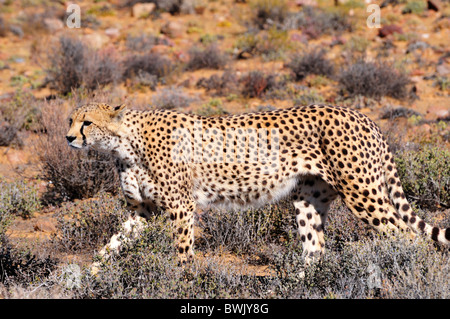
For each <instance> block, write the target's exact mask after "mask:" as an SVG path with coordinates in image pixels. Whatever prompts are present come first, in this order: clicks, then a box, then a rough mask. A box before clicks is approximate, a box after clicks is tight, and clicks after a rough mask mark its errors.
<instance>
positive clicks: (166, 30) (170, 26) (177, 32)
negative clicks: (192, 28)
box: [161, 21, 186, 38]
mask: <svg viewBox="0 0 450 319" xmlns="http://www.w3.org/2000/svg"><path fill="white" fill-rule="evenodd" d="M185 32H186V28H185V27H184V26H183V25H182V24H180V23H178V22H175V21H169V22H167V23H165V24H164V25H163V26H162V27H161V33H162V34H165V35H167V36H168V37H169V38H179V37H181V36H183V35H184V33H185Z"/></svg>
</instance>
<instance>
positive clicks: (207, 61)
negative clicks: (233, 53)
mask: <svg viewBox="0 0 450 319" xmlns="http://www.w3.org/2000/svg"><path fill="white" fill-rule="evenodd" d="M227 61H228V59H227V57H226V56H225V54H223V53H222V52H220V49H219V48H218V47H217V46H216V45H215V44H211V45H209V46H208V47H206V48H198V47H197V46H194V47H192V48H191V50H190V51H189V61H188V63H187V65H186V69H187V70H190V71H194V70H199V69H222V68H224V67H225V65H226V63H227Z"/></svg>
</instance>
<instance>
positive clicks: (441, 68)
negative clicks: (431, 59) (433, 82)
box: [436, 63, 450, 76]
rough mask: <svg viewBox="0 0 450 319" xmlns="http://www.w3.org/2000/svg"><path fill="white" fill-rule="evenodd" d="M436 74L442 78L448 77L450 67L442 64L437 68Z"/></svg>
mask: <svg viewBox="0 0 450 319" xmlns="http://www.w3.org/2000/svg"><path fill="white" fill-rule="evenodd" d="M436 72H437V74H439V75H440V76H447V75H449V74H450V65H448V64H447V63H442V64H439V65H438V66H437V67H436Z"/></svg>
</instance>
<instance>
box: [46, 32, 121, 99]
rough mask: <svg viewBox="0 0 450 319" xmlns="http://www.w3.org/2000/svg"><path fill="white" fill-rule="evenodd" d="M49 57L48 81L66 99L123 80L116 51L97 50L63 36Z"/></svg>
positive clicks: (77, 40) (72, 38) (75, 39)
mask: <svg viewBox="0 0 450 319" xmlns="http://www.w3.org/2000/svg"><path fill="white" fill-rule="evenodd" d="M48 55H49V56H48V61H49V68H48V69H47V80H48V82H49V83H50V85H51V87H52V88H53V89H55V90H57V91H58V92H59V93H61V94H64V95H66V94H68V93H70V92H71V91H72V90H73V89H77V88H79V87H84V88H86V89H88V90H92V91H93V90H95V89H97V88H100V87H103V86H105V85H108V84H115V83H117V82H118V81H119V80H120V79H121V78H122V68H121V64H120V62H119V59H118V57H117V56H116V54H115V50H114V49H112V48H109V49H103V50H94V49H92V48H90V47H88V46H87V45H86V44H85V43H84V42H82V41H81V40H79V39H77V38H75V37H72V36H68V35H62V36H60V37H59V39H58V43H57V44H56V45H55V44H53V46H52V47H51V48H50V51H49V53H48Z"/></svg>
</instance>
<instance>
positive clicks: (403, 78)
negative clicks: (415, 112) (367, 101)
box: [338, 60, 410, 99]
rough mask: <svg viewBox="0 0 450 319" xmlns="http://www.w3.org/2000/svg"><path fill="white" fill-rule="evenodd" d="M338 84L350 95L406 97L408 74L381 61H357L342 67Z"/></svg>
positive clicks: (377, 97)
mask: <svg viewBox="0 0 450 319" xmlns="http://www.w3.org/2000/svg"><path fill="white" fill-rule="evenodd" d="M338 81H339V84H340V85H341V87H342V88H343V89H344V90H345V92H346V93H348V94H349V95H350V96H356V95H363V96H366V97H370V98H374V99H379V98H381V97H383V96H390V97H393V98H396V99H403V98H406V97H408V90H407V85H408V84H409V83H410V80H409V78H408V76H407V75H406V74H404V73H402V72H400V71H397V70H395V69H394V68H393V66H392V65H389V64H387V63H382V62H365V61H362V60H360V61H357V62H355V63H353V64H352V65H350V66H349V67H348V68H346V69H344V70H343V71H342V72H341V73H340V75H339V78H338Z"/></svg>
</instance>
